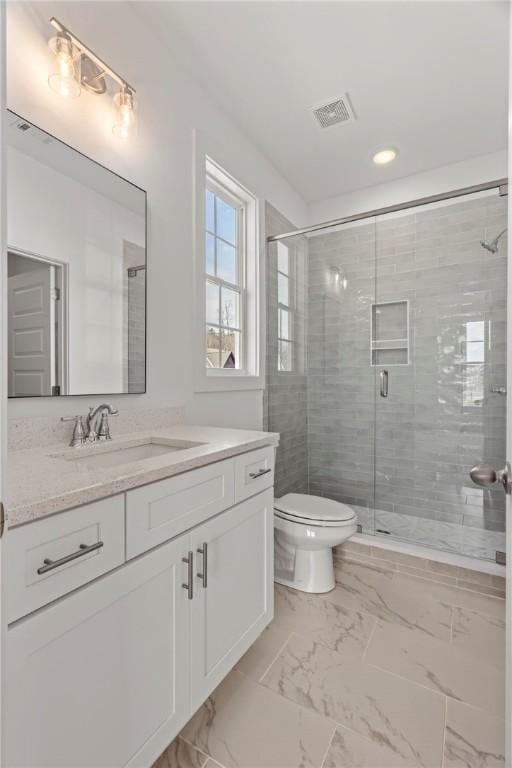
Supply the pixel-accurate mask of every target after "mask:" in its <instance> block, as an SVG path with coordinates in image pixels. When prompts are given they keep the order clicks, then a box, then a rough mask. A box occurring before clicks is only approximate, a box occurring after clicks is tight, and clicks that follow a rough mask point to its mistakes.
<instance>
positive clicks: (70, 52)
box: [48, 34, 82, 99]
mask: <svg viewBox="0 0 512 768" xmlns="http://www.w3.org/2000/svg"><path fill="white" fill-rule="evenodd" d="M48 48H49V49H50V51H51V53H52V54H53V56H52V62H51V66H50V74H49V76H48V85H49V86H50V88H51V89H52V91H55V92H56V93H58V94H59V95H60V96H63V97H64V98H68V99H73V98H76V97H77V96H80V92H81V86H80V69H81V67H80V65H81V59H82V56H81V53H80V51H79V50H78V49H77V48H75V47H74V45H73V43H72V42H71V40H70V39H69V38H68V37H66V36H65V35H62V34H59V35H57V36H56V37H52V38H51V40H50V41H49V42H48Z"/></svg>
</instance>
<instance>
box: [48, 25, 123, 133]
mask: <svg viewBox="0 0 512 768" xmlns="http://www.w3.org/2000/svg"><path fill="white" fill-rule="evenodd" d="M50 24H51V25H52V27H54V28H55V29H56V30H57V34H56V35H54V36H53V37H52V38H51V39H50V40H49V42H48V48H49V50H50V52H51V54H52V62H51V65H50V72H49V75H48V85H49V86H50V88H51V89H52V90H53V91H56V92H57V93H58V94H60V95H61V96H63V97H65V98H75V97H77V96H80V93H81V91H82V88H84V89H85V90H86V91H88V92H89V93H93V94H95V95H102V94H104V93H105V92H106V90H107V80H106V78H107V76H108V77H109V78H110V79H111V80H113V81H114V82H115V83H117V85H118V86H119V91H118V93H116V94H115V96H114V120H113V125H112V132H113V134H114V135H115V136H117V137H118V138H121V139H128V138H130V136H132V135H133V134H134V132H135V129H136V124H137V116H136V104H135V99H134V93H135V88H133V86H131V85H130V83H128V82H127V81H126V80H125V79H124V78H122V77H121V76H120V75H118V74H117V72H115V70H113V69H112V67H109V66H108V64H105V62H104V61H103V60H102V59H100V57H99V56H97V55H96V54H95V53H94V52H93V51H91V49H90V48H88V47H87V46H86V45H85V44H84V43H82V41H81V40H79V38H78V37H76V35H74V34H73V33H72V32H71V31H70V30H69V29H68V28H67V27H65V26H64V24H62V23H61V22H60V21H59V20H58V19H56V18H55V16H52V18H51V19H50Z"/></svg>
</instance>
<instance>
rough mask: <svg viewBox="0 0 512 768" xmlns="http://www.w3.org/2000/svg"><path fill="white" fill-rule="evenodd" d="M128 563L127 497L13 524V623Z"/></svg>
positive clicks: (10, 600) (10, 563)
mask: <svg viewBox="0 0 512 768" xmlns="http://www.w3.org/2000/svg"><path fill="white" fill-rule="evenodd" d="M59 561H62V562H59ZM123 562H124V496H113V497H111V498H109V499H103V500H101V501H96V502H94V503H93V504H85V505H84V506H82V507H77V508H76V509H72V510H69V511H67V512H61V513H60V514H58V515H53V516H52V517H48V518H46V519H44V520H39V521H37V522H34V523H29V524H28V525H24V526H22V527H20V528H14V530H12V531H10V532H9V552H8V557H7V573H8V581H7V584H8V620H9V622H12V621H15V620H16V619H19V618H20V617H21V616H25V615H26V614H27V613H31V612H32V611H35V610H36V609H37V608H40V607H41V606H42V605H45V604H46V603H49V602H51V601H52V600H55V599H56V598H58V597H60V596H61V595H64V594H66V593H67V592H71V590H73V589H76V588H77V587H79V586H81V585H82V584H85V583H86V582H88V581H91V580H92V579H95V578H96V577H97V576H100V575H101V574H102V573H106V572H107V571H110V570H111V569H112V568H116V567H117V566H118V565H121V564H122V563H123Z"/></svg>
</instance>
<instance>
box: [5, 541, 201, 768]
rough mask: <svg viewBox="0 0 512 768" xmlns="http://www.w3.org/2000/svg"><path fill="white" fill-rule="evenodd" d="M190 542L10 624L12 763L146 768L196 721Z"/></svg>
mask: <svg viewBox="0 0 512 768" xmlns="http://www.w3.org/2000/svg"><path fill="white" fill-rule="evenodd" d="M188 549H189V536H188V535H184V536H182V537H180V538H179V539H177V540H175V541H173V542H170V543H169V544H167V545H165V546H163V547H161V548H159V549H157V550H155V551H154V552H152V553H150V554H148V555H146V556H145V557H142V558H140V559H139V560H136V561H134V562H133V563H129V564H128V565H126V566H124V567H122V568H120V569H119V570H118V571H116V572H114V573H111V574H108V575H106V576H104V577H102V578H100V579H98V580H97V581H96V582H94V583H93V584H91V585H88V586H86V587H84V588H82V589H81V590H79V591H77V592H75V593H74V594H72V595H70V596H69V597H66V598H65V599H63V600H61V601H60V602H58V603H54V604H53V605H51V606H49V607H47V608H45V609H43V610H41V611H39V613H36V614H34V615H33V616H31V617H29V618H27V619H24V620H21V621H20V622H18V623H17V624H13V625H12V626H11V627H10V628H9V632H8V655H9V668H8V701H9V707H8V715H7V766H9V768H11V767H13V766H23V768H27V767H28V766H30V768H76V767H78V766H81V767H83V768H99V767H100V766H101V768H118V767H119V768H121V766H144V767H145V768H147V766H149V765H151V764H152V762H153V761H154V760H155V759H156V758H157V757H158V755H159V754H160V752H162V751H163V750H164V749H165V747H166V746H167V745H168V744H169V742H170V741H171V740H172V739H173V738H174V736H175V735H176V733H177V732H178V731H179V729H180V728H181V727H182V726H183V725H184V724H185V723H186V721H187V719H188V718H189V716H190V706H189V703H190V702H189V679H188V676H189V605H190V604H191V603H190V601H189V600H188V597H187V591H186V590H185V589H183V587H182V584H183V582H185V581H186V578H187V567H186V565H184V564H183V563H182V557H184V556H186V555H187V551H188Z"/></svg>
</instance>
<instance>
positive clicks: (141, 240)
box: [7, 147, 145, 393]
mask: <svg viewBox="0 0 512 768" xmlns="http://www.w3.org/2000/svg"><path fill="white" fill-rule="evenodd" d="M7 172H8V189H9V194H8V198H7V238H8V246H9V247H10V248H13V249H18V250H21V251H27V252H29V253H33V254H35V255H38V256H42V257H44V258H47V259H53V260H55V261H57V262H59V263H61V264H66V265H67V266H68V286H67V287H68V290H67V306H68V335H69V345H68V373H69V379H68V391H69V392H71V393H73V392H98V393H101V392H120V391H122V389H123V385H124V376H125V363H126V360H125V357H126V354H125V348H124V341H125V335H126V334H125V317H124V298H125V297H124V290H125V286H124V278H125V275H124V264H123V261H124V258H123V257H124V253H123V244H124V240H128V241H130V242H132V243H136V244H138V245H139V246H141V247H142V248H144V245H145V226H144V219H143V217H141V216H140V215H138V214H137V213H135V212H134V211H132V210H130V209H129V208H126V207H124V206H122V205H120V204H119V203H118V202H117V201H115V200H113V199H112V198H110V197H106V196H105V195H102V194H100V193H98V192H97V191H95V190H94V189H91V188H90V187H88V186H86V185H85V184H82V183H80V181H77V180H76V179H74V178H73V177H72V176H68V175H64V174H62V173H59V172H58V171H56V170H55V169H54V168H50V167H49V166H48V165H45V164H43V163H40V162H38V161H37V160H35V159H34V158H33V157H30V156H29V155H26V154H25V153H23V152H20V151H19V150H17V149H14V148H13V147H9V148H8V152H7ZM140 194H141V195H142V193H140ZM141 204H142V206H143V205H144V202H143V200H141Z"/></svg>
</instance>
